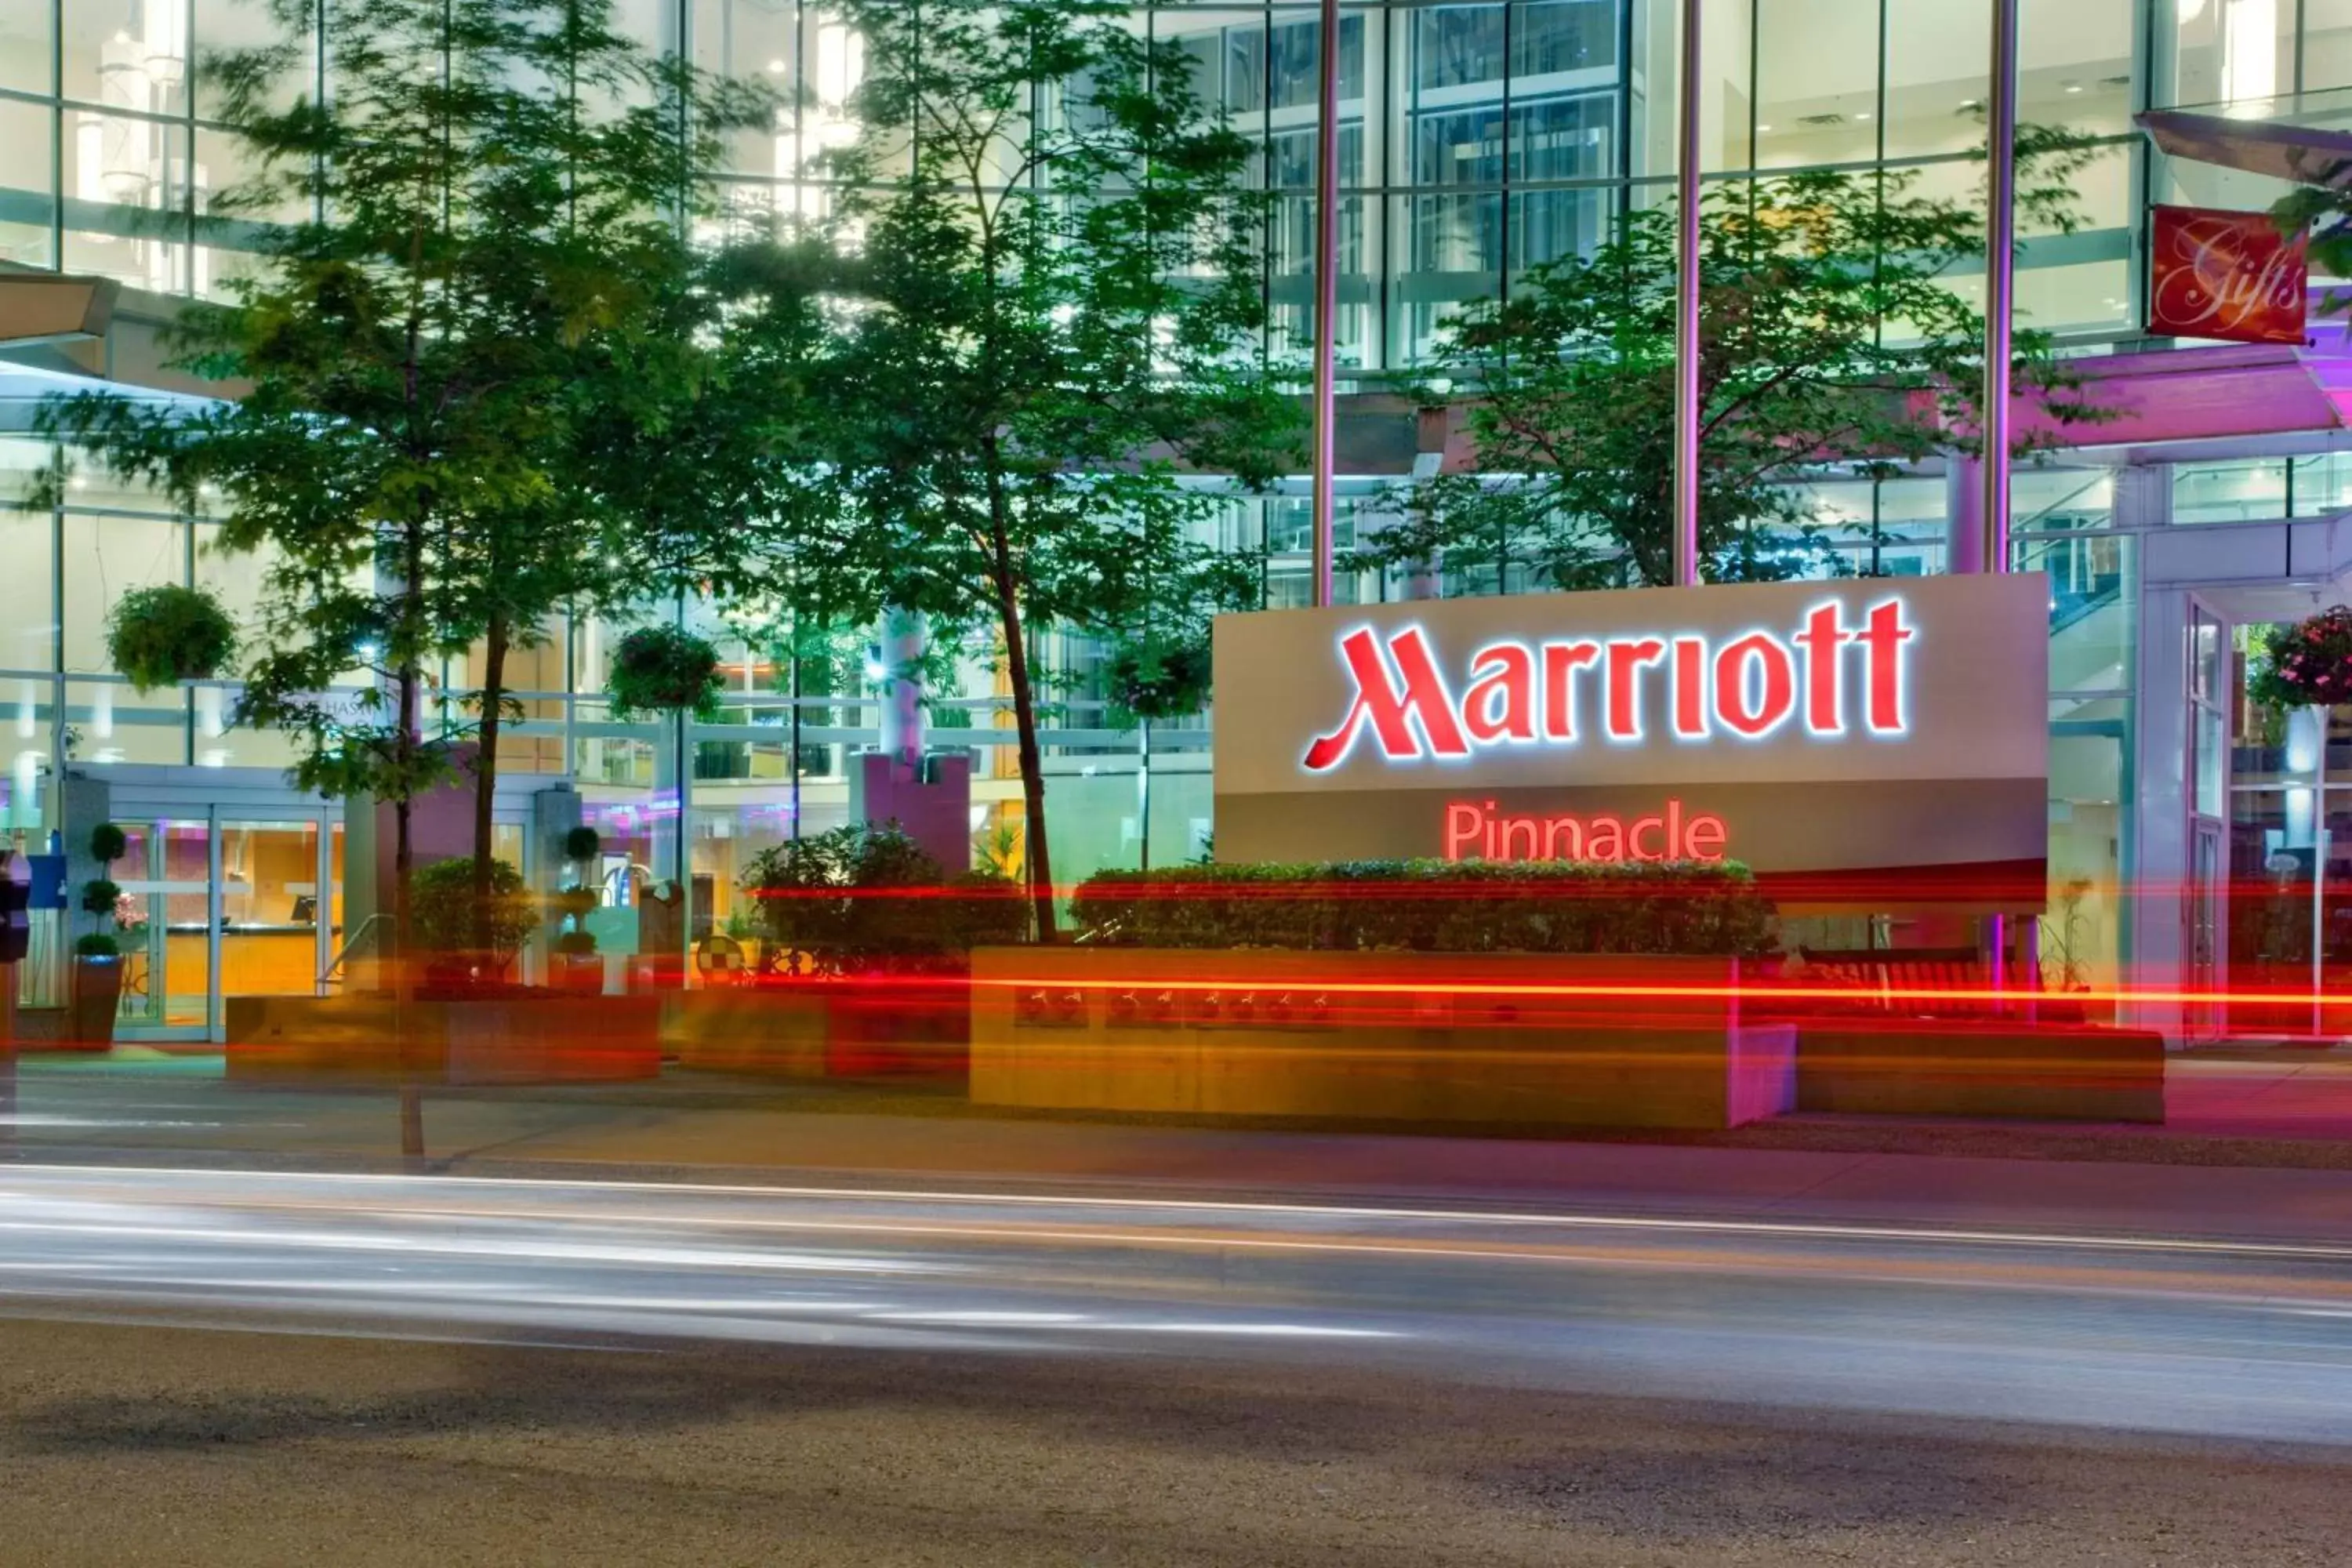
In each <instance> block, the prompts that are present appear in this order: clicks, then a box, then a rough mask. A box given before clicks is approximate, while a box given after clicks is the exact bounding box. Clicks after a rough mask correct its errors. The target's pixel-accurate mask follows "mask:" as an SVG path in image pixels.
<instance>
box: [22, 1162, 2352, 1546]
mask: <svg viewBox="0 0 2352 1568" xmlns="http://www.w3.org/2000/svg"><path fill="white" fill-rule="evenodd" d="M2347 1320H2352V1249H2347V1248H2346V1247H2341V1246H2337V1245H2335V1244H2332V1243H2328V1242H2325V1241H2311V1242H2302V1243H2284V1242H2268V1243H2263V1242H2255V1243H2231V1242H2226V1241H2217V1240H2213V1239H2210V1238H2191V1237H2175V1238H2165V1237H2151V1236H2145V1235H2143V1236H2136V1237H2126V1236H2119V1235H2101V1234H2091V1235H2069V1234H2063V1233H2058V1232H2052V1231H2034V1230H2030V1229H2017V1230H2005V1231H1990V1230H1981V1229H1979V1230H1967V1231H1962V1230H1954V1229H1950V1228H1948V1227H1940V1226H1871V1225H1857V1224H1830V1223H1819V1222H1764V1221H1757V1220H1753V1219H1748V1218H1740V1217H1724V1218H1718V1219H1708V1218H1704V1217H1700V1216H1695V1215H1681V1216H1646V1217H1643V1216H1626V1215H1609V1214H1583V1213H1574V1212H1565V1211H1560V1212H1550V1213H1538V1212H1530V1211H1528V1210H1527V1209H1525V1208H1512V1209H1508V1210H1501V1211H1497V1210H1488V1209H1480V1208H1475V1207H1471V1208H1459V1209H1432V1208H1415V1207H1410V1206H1368V1205H1338V1204H1303V1203H1241V1202H1233V1201H1216V1200H1202V1201H1186V1200H1181V1199H1177V1198H1172V1197H1167V1196H1159V1197H1152V1198H1148V1199H1129V1198H1111V1197H1100V1196H1086V1195H1053V1194H1038V1193H1034V1192H1028V1193H1020V1194H984V1193H976V1192H971V1191H958V1192H924V1191H916V1190H901V1191H898V1192H878V1191H873V1190H866V1191H834V1190H824V1189H820V1188H800V1189H779V1188H764V1187H757V1186H749V1185H738V1184H692V1185H673V1184H631V1183H614V1182H605V1181H580V1182H556V1183H551V1182H522V1181H504V1180H467V1179H453V1178H449V1177H406V1176H391V1177H366V1176H353V1175H331V1176H322V1175H306V1174H298V1173H257V1172H219V1171H209V1172H207V1171H191V1170H175V1169H153V1170H143V1171H142V1170H105V1169H93V1168H66V1167H48V1166H41V1165H19V1166H16V1167H13V1168H8V1169H5V1170H0V1561H5V1562H7V1563H28V1564H51V1563H55V1564H80V1563H107V1564H121V1563H174V1564H177V1563H236V1564H240V1565H245V1564H274V1563H289V1564H291V1563H317V1562H333V1563H338V1564H346V1563H347V1564H353V1565H359V1568H367V1565H373V1564H379V1563H382V1564H410V1563H432V1564H470V1563H485V1564H488V1563H526V1564H528V1563H551V1564H552V1563H565V1564H580V1563H590V1564H595V1563H631V1564H640V1563H643V1564H669V1563H680V1564H686V1563H692V1564H696V1565H698V1568H700V1565H707V1564H716V1563H746V1564H751V1563H761V1564H765V1563H776V1564H810V1565H826V1568H831V1565H835V1564H841V1565H851V1568H855V1565H861V1564H876V1565H882V1564H888V1565H893V1568H895V1565H898V1564H916V1563H938V1564H953V1565H957V1568H964V1565H972V1568H995V1565H998V1564H1003V1565H1005V1568H1014V1565H1024V1568H1025V1565H1029V1564H1041V1565H1043V1564H1064V1563H1068V1564H1080V1563H1088V1564H1112V1563H1117V1564H1128V1563H1139V1564H1143V1563H1152V1564H1156V1563H1169V1564H1178V1563H1182V1564H1192V1563H1203V1564H1234V1565H1242V1564H1252V1565H1255V1564H1283V1563H1301V1564H1309V1563H1315V1564H1319V1563H1334V1564H1337V1563H1348V1564H1349V1565H1350V1568H1388V1565H1391V1564H1392V1565H1395V1568H1421V1565H1444V1564H1453V1563H1464V1564H1468V1563H1479V1564H1504V1565H1509V1564H1519V1563H1528V1564H1536V1563H1544V1564H1593V1565H1599V1564H1612V1565H1613V1564H1634V1563H1638V1564H1651V1563H1657V1564H1700V1563H1708V1564H1713V1563H1753V1564H1765V1565H1779V1564H1795V1563H1871V1564H1877V1563H1930V1564H1946V1563H1950V1564H1962V1563H1969V1564H1973V1563H2020V1564H2036V1565H2040V1564H2051V1565H2054V1568H2070V1565H2073V1564H2077V1563H2101V1564H2105V1563H2116V1564H2122V1563H2135V1564H2144V1563H2181V1564H2200V1565H2207V1564H2234V1563H2246V1564H2249V1565H2253V1564H2262V1565H2264V1568H2269V1565H2273V1564H2303V1563H2311V1564H2320V1563H2340V1562H2342V1561H2344V1556H2345V1552H2344V1536H2345V1532H2346V1531H2347V1526H2352V1514H2347V1509H2346V1506H2345V1505H2344V1503H2343V1501H2342V1499H2343V1497H2344V1495H2345V1491H2344V1487H2345V1482H2346V1480H2347V1478H2352V1467H2347V1463H2346V1460H2347V1456H2352V1449H2347V1447H2344V1445H2345V1444H2346V1442H2347V1439H2352V1397H2347V1396H2352V1332H2347Z"/></svg>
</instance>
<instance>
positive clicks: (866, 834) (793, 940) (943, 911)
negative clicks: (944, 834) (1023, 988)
mask: <svg viewBox="0 0 2352 1568" xmlns="http://www.w3.org/2000/svg"><path fill="white" fill-rule="evenodd" d="M743 889H744V891H746V892H747V893H749V894H751V897H752V898H753V899H754V900H757V902H758V905H759V911H760V915H759V918H760V924H761V929H762V930H763V931H765V932H766V934H767V935H768V936H769V937H770V938H771V939H772V940H773V941H774V942H776V943H777V944H778V945H779V946H781V947H782V948H784V949H786V950H787V951H790V952H800V953H804V954H806V955H807V956H808V958H809V960H810V962H811V963H813V964H814V968H815V972H816V973H820V974H849V973H858V972H860V971H864V970H869V969H888V970H899V971H904V970H925V969H951V968H954V967H956V966H957V965H959V964H961V963H962V962H963V955H964V954H966V953H968V952H971V949H973V948H974V947H979V946H984V945H989V944H992V943H1002V942H1017V941H1019V940H1020V939H1021V937H1022V935H1023V934H1024V932H1025V931H1026V930H1027V926H1028V907H1027V904H1026V902H1025V901H1024V895H1023V893H1022V890H1021V889H1020V887H1019V885H1018V884H1016V883H1014V882H1013V880H1011V879H1009V878H1006V877H1003V876H1000V875H998V874H996V873H994V872H992V871H967V872H964V873H962V874H961V875H959V876H953V877H950V876H949V875H948V874H947V873H946V871H945V870H944V868H941V866H940V863H939V862H938V861H937V860H935V859H933V858H931V857H930V856H929V855H927V854H925V853H924V852H923V849H922V847H921V846H919V845H918V844H917V843H916V842H915V841H914V840H913V839H912V838H909V837H908V836H907V835H906V833H905V832H904V831H902V830H901V829H900V828H898V826H896V825H895V824H889V825H884V826H865V827H860V826H849V827H838V828H835V829H834V830H833V831H832V832H830V833H820V834H816V835H814V836H812V837H807V838H802V839H797V840H795V841H793V842H792V843H788V844H779V845H777V846H775V847H773V848H772V849H768V850H765V851H763V852H761V855H760V856H759V857H758V858H755V859H754V860H753V861H752V862H751V865H750V867H749V868H746V871H745V874H744V878H743Z"/></svg>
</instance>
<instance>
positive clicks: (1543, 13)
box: [1511, 0, 1618, 89]
mask: <svg viewBox="0 0 2352 1568" xmlns="http://www.w3.org/2000/svg"><path fill="white" fill-rule="evenodd" d="M1617 32H1618V18H1617V0H1536V3H1535V4H1523V5H1518V6H1517V8H1516V9H1515V10H1514V12H1513V13H1512V16H1511V78H1512V83H1513V86H1514V88H1515V89H1517V88H1519V87H1523V86H1524V87H1532V86H1536V85H1538V84H1536V83H1535V82H1533V81H1532V80H1531V79H1533V78H1537V77H1543V76H1550V75H1554V74H1557V73H1559V72H1564V71H1613V70H1614V68H1615V67H1616V64H1617Z"/></svg>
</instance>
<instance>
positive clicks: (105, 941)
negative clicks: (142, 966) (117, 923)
mask: <svg viewBox="0 0 2352 1568" xmlns="http://www.w3.org/2000/svg"><path fill="white" fill-rule="evenodd" d="M74 956H75V957H76V958H121V956H122V944H121V942H116V941H115V940H114V938H113V936H112V935H111V934H110V932H107V931H91V932H90V933H89V935H87V936H78V937H76V938H74Z"/></svg>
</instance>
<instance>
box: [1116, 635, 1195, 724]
mask: <svg viewBox="0 0 2352 1568" xmlns="http://www.w3.org/2000/svg"><path fill="white" fill-rule="evenodd" d="M1110 695H1111V700H1112V701H1113V702H1115V703H1117V704H1118V706H1119V707H1121V708H1123V709H1125V710H1127V711H1129V713H1132V714H1134V715H1135V716H1136V717H1137V718H1139V719H1180V718H1182V717H1183V716H1184V715H1186V714H1188V713H1198V712H1199V711H1200V710H1202V707H1204V706H1205V705H1206V704H1207V702H1208V700H1209V650H1208V649H1207V648H1205V647H1201V646H1199V645H1198V644H1195V643H1178V644H1175V645H1173V646H1167V647H1129V648H1125V649H1122V650H1121V651H1120V652H1119V654H1118V657H1116V658H1113V659H1112V660H1111V666H1110Z"/></svg>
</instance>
